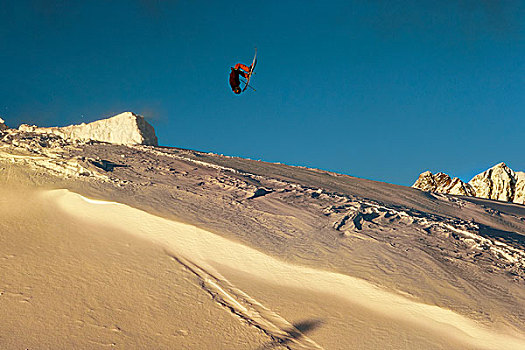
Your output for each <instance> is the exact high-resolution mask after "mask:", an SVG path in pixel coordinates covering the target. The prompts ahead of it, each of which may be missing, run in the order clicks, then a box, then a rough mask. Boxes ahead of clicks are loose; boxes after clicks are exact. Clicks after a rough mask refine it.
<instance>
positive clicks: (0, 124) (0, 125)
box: [0, 118, 8, 131]
mask: <svg viewBox="0 0 525 350" xmlns="http://www.w3.org/2000/svg"><path fill="white" fill-rule="evenodd" d="M5 129H8V127H7V125H5V122H4V120H3V119H2V118H0V131H2V130H5Z"/></svg>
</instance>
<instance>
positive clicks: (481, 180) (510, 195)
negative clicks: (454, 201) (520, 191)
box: [469, 163, 516, 202]
mask: <svg viewBox="0 0 525 350" xmlns="http://www.w3.org/2000/svg"><path fill="white" fill-rule="evenodd" d="M515 177H516V174H515V173H514V171H512V169H510V168H509V167H508V166H507V165H506V164H505V163H499V164H497V165H495V166H493V167H492V168H490V169H488V170H486V171H484V172H482V173H481V174H478V175H476V176H474V177H473V178H472V180H470V181H469V184H470V185H471V186H472V188H474V191H476V197H481V198H488V199H497V200H500V201H507V202H512V201H513V199H514V190H515V187H516V178H515Z"/></svg>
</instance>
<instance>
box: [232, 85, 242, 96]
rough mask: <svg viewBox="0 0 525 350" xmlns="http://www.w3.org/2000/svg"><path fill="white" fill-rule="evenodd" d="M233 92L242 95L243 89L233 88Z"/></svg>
mask: <svg viewBox="0 0 525 350" xmlns="http://www.w3.org/2000/svg"><path fill="white" fill-rule="evenodd" d="M233 92H235V93H236V94H237V95H238V94H240V93H241V87H240V86H236V87H234V88H233Z"/></svg>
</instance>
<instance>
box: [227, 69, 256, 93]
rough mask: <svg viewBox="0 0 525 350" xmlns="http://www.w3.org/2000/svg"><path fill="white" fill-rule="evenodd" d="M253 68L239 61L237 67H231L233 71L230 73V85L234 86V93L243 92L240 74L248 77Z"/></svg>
mask: <svg viewBox="0 0 525 350" xmlns="http://www.w3.org/2000/svg"><path fill="white" fill-rule="evenodd" d="M251 68H252V67H251V66H250V67H248V66H247V65H244V64H242V63H237V64H236V65H235V67H232V68H231V69H232V71H231V73H230V86H231V87H232V91H233V92H234V93H236V94H240V93H241V92H242V89H241V81H240V79H239V75H241V76H242V77H244V78H246V79H248V76H249V73H250V71H251Z"/></svg>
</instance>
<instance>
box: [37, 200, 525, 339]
mask: <svg viewBox="0 0 525 350" xmlns="http://www.w3.org/2000/svg"><path fill="white" fill-rule="evenodd" d="M44 196H45V197H46V198H48V199H49V200H51V201H52V202H54V203H56V204H57V205H58V206H59V207H60V208H61V209H62V210H63V211H64V212H66V213H68V214H69V215H71V216H73V217H77V218H78V219H82V220H88V221H90V222H94V223H97V224H103V225H106V226H107V227H113V228H115V229H118V230H122V231H124V232H128V233H130V234H133V235H136V236H138V237H141V238H145V239H148V240H150V241H152V242H155V243H157V244H160V245H162V246H163V247H164V248H165V250H166V252H167V253H168V254H169V255H170V256H171V257H172V258H173V259H175V260H176V261H178V262H179V263H181V264H183V265H184V266H186V267H187V268H188V269H189V270H190V271H192V273H193V274H195V275H196V276H197V277H198V278H199V279H200V280H201V282H202V287H203V288H204V289H205V290H206V291H207V292H208V293H209V294H210V295H212V296H213V298H214V299H215V300H216V301H217V302H218V303H220V304H221V305H223V306H225V307H227V308H228V309H229V310H230V311H231V312H233V313H234V314H236V315H238V316H239V317H240V318H242V319H244V320H245V321H247V322H248V323H249V324H252V325H254V326H256V327H258V328H259V329H261V330H262V331H264V332H265V333H266V334H268V335H269V336H270V337H272V338H273V339H274V340H277V341H279V340H281V341H283V340H286V342H287V343H286V345H287V346H288V347H290V348H293V349H320V348H321V347H320V346H319V345H318V344H316V343H315V342H314V341H313V340H311V339H309V338H308V337H306V336H304V335H302V336H301V337H297V338H290V329H293V326H292V325H291V324H290V323H289V322H288V321H286V320H285V319H283V318H282V317H280V316H279V315H277V314H276V313H275V312H273V311H271V310H269V309H268V308H266V307H264V306H263V305H261V304H260V303H258V302H257V301H256V300H255V299H253V298H251V297H250V296H248V295H247V294H246V293H244V292H243V291H242V290H239V289H237V288H236V287H235V286H233V285H232V284H231V283H230V282H228V280H227V279H226V278H224V277H223V276H222V275H221V273H220V272H219V271H218V270H217V269H216V268H215V267H214V266H225V267H227V268H231V269H235V270H237V271H240V272H242V273H245V274H248V275H251V276H254V277H256V278H258V279H260V280H262V281H265V282H267V283H270V284H275V285H279V286H284V287H297V288H302V289H305V290H308V291H310V292H312V293H324V294H331V295H336V296H338V297H340V298H343V299H345V300H347V301H348V302H350V303H353V304H355V305H359V306H362V307H365V308H367V309H369V310H371V311H373V312H375V313H377V314H381V315H384V316H385V317H388V318H391V319H397V320H399V321H401V322H404V323H406V324H409V325H410V326H411V327H415V328H421V329H426V330H430V331H432V332H435V333H436V334H446V335H447V336H448V337H450V338H453V339H454V340H456V341H458V342H462V343H465V344H466V345H470V346H475V347H476V348H480V349H524V348H525V335H523V334H516V333H513V334H504V333H502V332H501V330H498V331H495V330H492V329H489V328H487V327H486V326H483V325H481V324H479V323H477V322H475V321H473V320H470V319H468V318H466V317H464V316H462V315H459V314H457V313H455V312H453V311H451V310H448V309H444V308H440V307H438V306H434V305H428V304H423V303H419V302H416V301H414V300H411V299H408V298H406V297H404V296H401V295H399V294H394V293H391V292H388V291H386V290H383V289H381V288H378V287H377V286H375V285H373V284H371V283H368V282H366V281H364V280H361V279H358V278H354V277H351V276H348V275H344V274H340V273H333V272H329V271H322V270H317V269H313V268H307V267H302V266H297V265H292V264H289V263H285V262H282V261H279V260H277V259H275V258H273V257H270V256H268V255H265V254H263V253H261V252H259V251H257V250H255V249H253V248H250V247H247V246H244V245H242V244H239V243H236V242H233V241H230V240H228V239H226V238H223V237H220V236H218V235H215V234H213V233H211V232H208V231H205V230H202V229H200V228H197V227H195V226H192V225H187V224H183V223H179V222H175V221H171V220H167V219H164V218H161V217H158V216H154V215H152V214H149V213H147V212H144V211H141V210H138V209H134V208H132V207H129V206H127V205H124V204H120V203H116V202H108V201H97V200H91V199H87V198H85V197H82V196H80V195H78V194H75V193H73V192H70V191H67V190H53V191H47V192H44ZM297 332H299V331H298V330H297ZM299 333H300V332H299Z"/></svg>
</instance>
